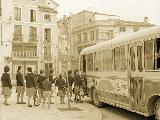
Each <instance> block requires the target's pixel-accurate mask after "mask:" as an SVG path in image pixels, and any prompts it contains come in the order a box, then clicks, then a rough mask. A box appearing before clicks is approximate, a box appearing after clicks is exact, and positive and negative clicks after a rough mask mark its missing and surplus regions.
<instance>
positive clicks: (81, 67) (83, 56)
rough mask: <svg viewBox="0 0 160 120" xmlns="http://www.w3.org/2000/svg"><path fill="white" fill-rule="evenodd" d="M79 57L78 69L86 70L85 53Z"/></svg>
mask: <svg viewBox="0 0 160 120" xmlns="http://www.w3.org/2000/svg"><path fill="white" fill-rule="evenodd" d="M80 58H81V59H80V61H81V62H80V70H81V71H82V72H86V55H82V56H81V57H80Z"/></svg>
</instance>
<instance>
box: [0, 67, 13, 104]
mask: <svg viewBox="0 0 160 120" xmlns="http://www.w3.org/2000/svg"><path fill="white" fill-rule="evenodd" d="M9 71H10V68H9V66H5V67H4V73H3V74H2V77H1V82H2V94H3V95H4V102H3V104H4V105H9V104H8V103H7V99H8V98H9V97H10V95H11V88H12V84H11V79H10V74H9V73H8V72H9Z"/></svg>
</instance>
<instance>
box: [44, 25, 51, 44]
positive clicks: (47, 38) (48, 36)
mask: <svg viewBox="0 0 160 120" xmlns="http://www.w3.org/2000/svg"><path fill="white" fill-rule="evenodd" d="M44 40H45V42H51V29H50V28H46V29H44Z"/></svg>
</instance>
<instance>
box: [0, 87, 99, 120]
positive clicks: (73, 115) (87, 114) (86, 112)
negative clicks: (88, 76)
mask: <svg viewBox="0 0 160 120" xmlns="http://www.w3.org/2000/svg"><path fill="white" fill-rule="evenodd" d="M12 93H13V94H12V96H11V97H10V98H9V103H10V105H9V106H4V105H3V104H2V102H3V96H2V95H1V96H0V120H101V112H100V111H99V110H98V109H97V108H96V107H94V106H93V105H90V104H88V103H87V102H84V103H77V104H76V103H74V102H72V103H71V108H73V107H74V108H78V109H80V111H68V110H67V111H60V110H59V108H62V109H67V107H68V105H67V104H65V105H61V104H60V103H59V98H58V97H57V96H55V97H54V98H53V101H54V103H55V104H52V105H51V109H48V108H47V105H46V106H45V109H42V105H40V106H38V107H32V108H28V107H27V104H24V105H21V104H16V94H15V90H13V92H12ZM66 98H67V97H66ZM65 102H66V103H67V99H66V100H65Z"/></svg>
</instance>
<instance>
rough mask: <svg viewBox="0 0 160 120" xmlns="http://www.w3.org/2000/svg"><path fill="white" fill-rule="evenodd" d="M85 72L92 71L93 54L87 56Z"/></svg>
mask: <svg viewBox="0 0 160 120" xmlns="http://www.w3.org/2000/svg"><path fill="white" fill-rule="evenodd" d="M87 70H88V71H93V53H90V54H88V55H87Z"/></svg>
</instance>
